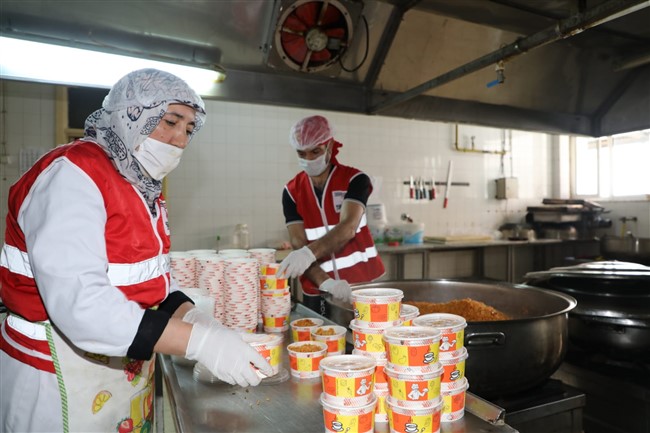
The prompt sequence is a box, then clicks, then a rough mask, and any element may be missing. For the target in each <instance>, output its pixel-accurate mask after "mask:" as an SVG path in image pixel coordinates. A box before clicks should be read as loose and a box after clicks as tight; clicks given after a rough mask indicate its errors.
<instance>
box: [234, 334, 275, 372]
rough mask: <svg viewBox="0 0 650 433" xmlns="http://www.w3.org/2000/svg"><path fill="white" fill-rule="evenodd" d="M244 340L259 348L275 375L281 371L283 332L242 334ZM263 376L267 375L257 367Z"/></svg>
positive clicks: (254, 347)
mask: <svg viewBox="0 0 650 433" xmlns="http://www.w3.org/2000/svg"><path fill="white" fill-rule="evenodd" d="M241 336H242V340H244V341H245V342H246V343H248V344H250V345H251V346H252V347H253V349H255V350H257V351H258V352H259V354H260V355H262V356H263V357H264V358H265V359H266V360H267V361H268V362H269V364H271V367H272V368H273V375H276V374H278V373H279V372H280V365H281V361H282V334H241ZM255 371H256V372H257V375H258V376H260V377H261V378H265V377H266V376H265V375H264V374H262V373H260V372H259V371H258V370H257V369H255Z"/></svg>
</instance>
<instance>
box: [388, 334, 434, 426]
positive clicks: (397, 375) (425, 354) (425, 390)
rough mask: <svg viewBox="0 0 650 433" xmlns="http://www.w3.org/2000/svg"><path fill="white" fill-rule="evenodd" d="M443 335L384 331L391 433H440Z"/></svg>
mask: <svg viewBox="0 0 650 433" xmlns="http://www.w3.org/2000/svg"><path fill="white" fill-rule="evenodd" d="M441 335H442V334H441V332H440V331H439V330H438V329H436V328H431V327H425V326H397V327H393V328H389V329H386V330H385V331H384V335H383V338H384V345H385V346H386V355H387V358H388V364H387V365H386V369H385V371H386V375H387V377H388V389H389V393H390V395H389V396H388V398H387V400H386V403H387V410H388V425H389V427H390V431H391V433H411V432H416V431H417V432H422V433H437V432H439V431H440V421H441V412H442V405H443V402H442V398H441V391H440V383H441V376H442V372H443V369H442V365H441V364H440V363H439V362H438V356H439V352H440V338H441Z"/></svg>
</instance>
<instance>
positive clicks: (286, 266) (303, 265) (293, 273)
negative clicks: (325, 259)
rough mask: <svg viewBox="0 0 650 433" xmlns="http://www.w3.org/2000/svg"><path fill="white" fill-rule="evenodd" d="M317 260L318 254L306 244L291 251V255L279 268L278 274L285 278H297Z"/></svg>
mask: <svg viewBox="0 0 650 433" xmlns="http://www.w3.org/2000/svg"><path fill="white" fill-rule="evenodd" d="M315 261H316V256H315V255H314V253H312V252H311V250H310V249H309V248H308V247H307V245H305V246H304V247H302V248H300V249H299V250H295V251H292V252H290V253H289V255H288V256H287V257H286V258H285V259H284V260H282V263H280V267H279V268H278V274H279V275H281V276H283V278H295V277H299V276H300V275H302V274H303V273H304V272H305V271H306V270H307V268H308V267H309V266H310V265H311V264H312V263H314V262H315Z"/></svg>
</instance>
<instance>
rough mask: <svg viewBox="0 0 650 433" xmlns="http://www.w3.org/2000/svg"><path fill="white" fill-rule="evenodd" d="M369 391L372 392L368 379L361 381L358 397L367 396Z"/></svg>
mask: <svg viewBox="0 0 650 433" xmlns="http://www.w3.org/2000/svg"><path fill="white" fill-rule="evenodd" d="M368 391H370V386H369V385H368V379H365V378H364V379H361V384H360V385H359V389H357V395H366V394H367V393H368Z"/></svg>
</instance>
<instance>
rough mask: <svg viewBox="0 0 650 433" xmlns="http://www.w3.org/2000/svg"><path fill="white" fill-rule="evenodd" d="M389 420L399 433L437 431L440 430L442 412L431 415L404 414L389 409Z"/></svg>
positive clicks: (433, 432) (429, 432) (434, 432)
mask: <svg viewBox="0 0 650 433" xmlns="http://www.w3.org/2000/svg"><path fill="white" fill-rule="evenodd" d="M388 420H389V423H390V425H391V426H393V429H394V431H396V432H398V433H436V432H437V431H438V430H440V412H438V411H436V412H434V413H432V414H431V415H403V414H401V413H396V412H394V411H392V410H389V411H388Z"/></svg>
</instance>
